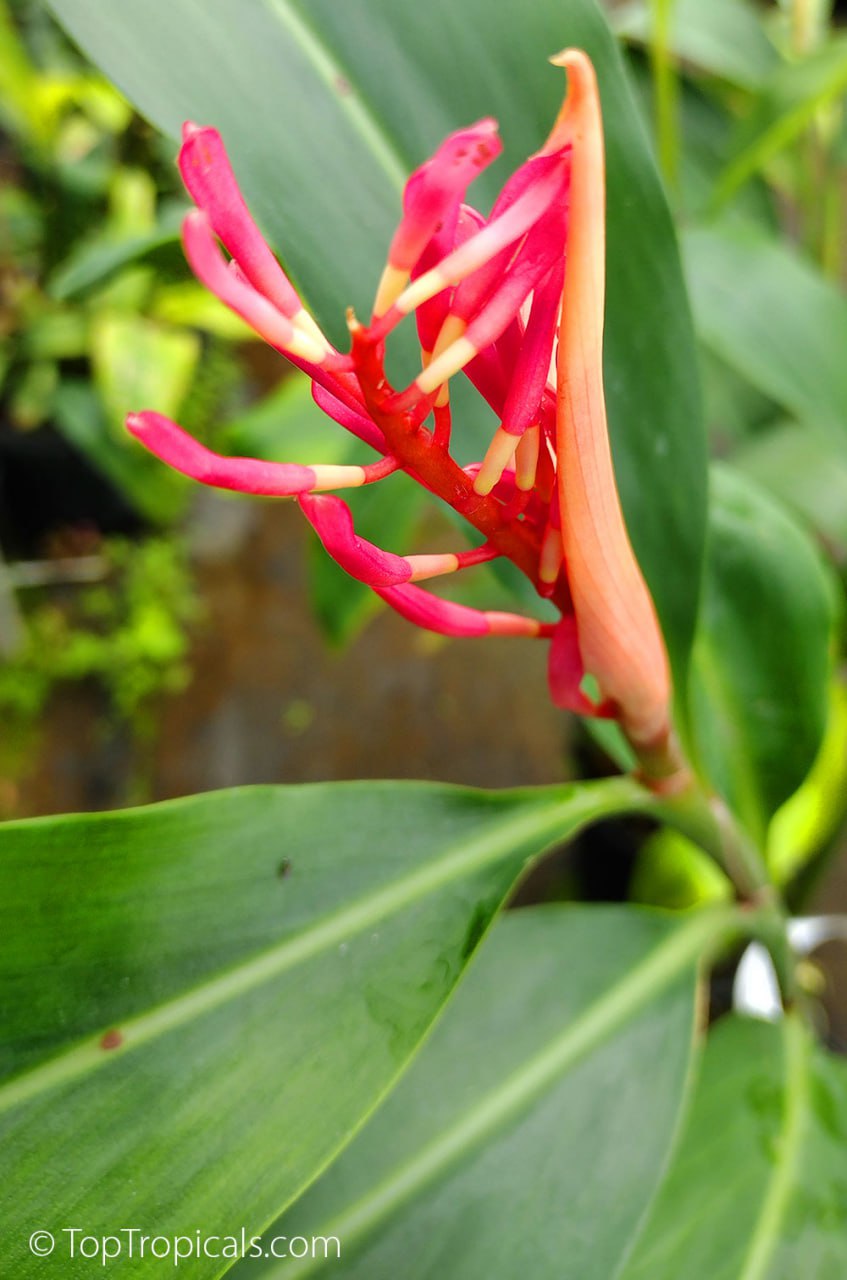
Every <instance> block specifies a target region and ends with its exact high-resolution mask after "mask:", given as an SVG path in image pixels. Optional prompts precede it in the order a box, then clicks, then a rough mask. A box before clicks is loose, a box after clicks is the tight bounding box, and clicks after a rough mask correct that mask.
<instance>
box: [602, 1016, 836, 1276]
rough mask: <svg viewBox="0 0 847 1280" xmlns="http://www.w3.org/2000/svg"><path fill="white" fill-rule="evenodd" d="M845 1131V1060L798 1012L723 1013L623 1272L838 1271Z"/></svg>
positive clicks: (794, 1273) (747, 1273)
mask: <svg viewBox="0 0 847 1280" xmlns="http://www.w3.org/2000/svg"><path fill="white" fill-rule="evenodd" d="M845 1141H847V1068H845V1065H844V1062H843V1061H839V1060H837V1059H835V1058H833V1057H830V1056H829V1055H828V1054H826V1053H824V1052H823V1050H821V1049H820V1048H818V1047H817V1046H816V1045H815V1044H814V1042H813V1041H812V1038H811V1036H810V1035H809V1034H808V1032H807V1031H806V1030H805V1028H804V1027H803V1026H801V1025H800V1024H799V1022H798V1021H797V1020H795V1018H794V1017H791V1018H787V1019H785V1020H784V1021H783V1022H781V1023H779V1024H777V1025H775V1026H774V1025H771V1024H769V1023H765V1022H752V1021H743V1020H741V1019H739V1018H728V1019H725V1020H724V1021H723V1022H721V1023H720V1024H719V1025H718V1026H717V1028H716V1029H715V1031H714V1032H713V1033H712V1035H711V1036H710V1038H709V1042H708V1045H707V1048H706V1054H705V1059H704V1062H703V1067H702V1075H701V1078H700V1080H699V1082H698V1085H697V1090H696V1093H695V1097H694V1102H693V1106H692V1108H691V1115H690V1117H689V1119H688V1122H687V1126H686V1129H685V1132H684V1134H683V1138H682V1142H681V1144H680V1149H679V1151H678V1153H677V1155H676V1158H675V1160H674V1163H673V1165H672V1167H671V1170H670V1174H669V1176H668V1179H667V1182H666V1184H665V1186H664V1187H663V1188H662V1191H661V1193H660V1195H659V1198H658V1200H657V1202H656V1204H655V1206H654V1209H653V1211H652V1213H651V1215H650V1218H649V1220H648V1223H647V1226H646V1229H645V1231H644V1235H643V1237H642V1239H641V1240H640V1241H639V1244H638V1247H637V1248H636V1250H635V1253H634V1255H633V1257H632V1259H631V1261H630V1264H629V1266H627V1267H626V1268H625V1269H624V1271H623V1273H622V1275H621V1276H620V1280H679V1278H680V1277H681V1276H684V1277H685V1280H798V1278H799V1277H801V1276H802V1277H803V1278H804V1280H841V1277H842V1276H844V1275H847V1197H845V1180H844V1179H845V1156H844V1150H845V1146H844V1144H845Z"/></svg>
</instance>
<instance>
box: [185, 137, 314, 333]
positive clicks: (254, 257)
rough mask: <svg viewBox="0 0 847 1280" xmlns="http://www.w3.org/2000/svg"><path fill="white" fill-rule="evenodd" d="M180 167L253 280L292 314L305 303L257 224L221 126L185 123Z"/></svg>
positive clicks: (195, 198)
mask: <svg viewBox="0 0 847 1280" xmlns="http://www.w3.org/2000/svg"><path fill="white" fill-rule="evenodd" d="M182 132H183V143H182V147H181V149H180V153H179V170H180V173H181V174H182V180H183V182H184V183H185V185H186V187H187V189H188V193H189V195H190V196H191V198H192V200H193V201H194V203H195V204H196V205H197V207H198V208H199V209H202V210H203V211H204V212H205V213H206V214H207V215H208V218H209V221H210V223H211V225H212V228H213V229H214V232H215V235H216V236H218V238H219V239H220V240H222V241H223V243H224V245H225V246H226V248H227V249H228V251H229V253H230V254H231V256H232V257H233V258H235V259H237V261H238V263H239V265H240V267H241V269H242V271H243V272H244V274H245V276H246V277H247V279H248V280H249V281H250V283H251V284H252V285H253V286H254V287H255V288H256V289H258V290H259V292H260V293H262V294H264V295H265V297H266V298H268V299H269V300H270V301H271V302H273V303H274V305H275V306H277V307H278V308H279V310H280V311H282V312H283V314H284V315H287V316H289V317H291V316H294V315H296V314H297V312H298V311H301V310H302V308H303V304H302V302H301V301H300V299H299V298H298V296H297V292H296V290H295V289H294V287H293V285H292V284H291V282H290V280H289V279H288V277H287V276H286V274H285V272H284V271H283V269H282V267H281V266H280V265H279V263H278V262H277V260H276V258H275V257H274V255H273V254H272V253H271V250H270V248H269V247H268V245H267V244H266V242H265V239H264V237H263V235H262V233H261V231H260V230H259V228H258V227H257V226H256V224H255V222H254V221H253V218H252V216H251V214H250V211H249V209H248V208H247V205H246V204H245V203H244V197H243V196H242V194H241V191H240V190H239V187H238V183H237V181H236V178H235V174H234V173H233V171H232V165H231V164H230V162H229V157H228V155H227V153H226V148H225V147H224V144H223V139H222V138H221V136H220V134H219V133H218V131H217V129H211V128H199V127H198V126H197V125H194V124H191V123H187V124H185V125H183V131H182Z"/></svg>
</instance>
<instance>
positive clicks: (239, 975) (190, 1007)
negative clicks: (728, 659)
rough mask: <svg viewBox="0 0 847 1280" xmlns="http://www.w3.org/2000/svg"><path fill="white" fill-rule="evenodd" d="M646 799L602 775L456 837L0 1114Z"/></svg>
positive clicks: (21, 1091) (28, 1076)
mask: <svg viewBox="0 0 847 1280" xmlns="http://www.w3.org/2000/svg"><path fill="white" fill-rule="evenodd" d="M647 802H648V797H647V793H646V792H644V791H643V789H642V788H641V787H639V786H638V785H637V784H636V783H634V782H632V781H631V780H629V779H623V778H613V779H604V780H603V781H602V782H601V783H598V784H595V785H594V786H591V788H590V789H588V788H586V787H583V788H581V789H580V790H579V791H573V790H567V789H563V790H561V791H557V793H556V795H555V797H554V798H550V799H548V800H547V801H546V802H545V803H544V804H537V805H534V806H533V807H532V808H531V809H530V811H529V812H526V811H522V812H519V813H516V814H513V815H511V816H510V817H507V818H504V819H503V820H502V821H501V822H500V824H499V825H498V827H497V829H496V830H495V831H493V832H492V831H491V830H490V829H488V830H485V831H483V832H482V833H480V834H478V835H475V836H473V837H471V838H470V839H464V840H460V841H458V842H456V843H455V844H453V845H451V846H449V847H448V849H447V851H446V852H445V853H443V854H442V855H441V856H440V857H439V858H437V859H435V860H433V861H432V862H429V863H427V864H426V865H425V866H423V867H419V868H418V869H416V870H415V871H414V872H412V873H411V874H409V875H407V876H405V877H403V878H401V879H399V880H396V881H394V882H393V883H392V884H389V885H387V886H385V887H384V888H383V889H380V890H379V891H378V892H376V893H369V894H368V895H367V896H365V897H363V898H359V899H357V900H356V901H354V902H352V903H351V904H349V905H348V906H346V907H344V908H342V909H341V910H337V911H335V912H334V913H333V914H332V915H329V916H326V917H324V918H323V919H322V920H321V921H320V922H319V923H318V924H316V925H314V926H312V927H310V928H307V929H306V930H304V931H303V932H301V933H298V934H296V935H295V936H294V937H289V938H285V939H283V940H282V941H281V942H279V943H278V944H277V945H275V946H273V947H271V948H269V949H267V950H265V951H262V952H260V953H259V954H258V955H255V956H252V957H251V958H250V959H248V960H246V961H244V962H242V963H241V964H239V965H236V966H234V967H233V968H231V969H228V970H225V971H224V972H221V973H218V974H216V975H215V976H214V977H213V978H211V979H210V980H208V981H206V982H204V983H201V984H200V985H198V986H197V987H194V988H192V989H191V990H190V991H187V992H184V993H182V994H181V995H178V996H175V997H173V998H172V999H170V1000H166V1001H164V1002H163V1003H162V1004H160V1005H157V1006H154V1007H153V1008H152V1009H149V1010H146V1011H145V1012H143V1013H140V1014H136V1015H134V1016H133V1017H131V1018H128V1019H127V1020H126V1021H123V1022H119V1023H118V1024H117V1026H118V1028H119V1030H120V1035H121V1044H120V1046H119V1047H118V1048H114V1049H110V1050H108V1051H105V1050H104V1049H103V1047H102V1045H101V1035H102V1032H98V1033H97V1034H96V1035H94V1036H87V1037H86V1038H85V1039H84V1040H82V1041H79V1042H77V1043H76V1044H74V1045H72V1046H71V1047H70V1048H68V1049H66V1050H65V1051H64V1052H62V1053H60V1054H58V1055H57V1056H56V1057H54V1058H51V1059H49V1060H48V1061H47V1062H44V1063H42V1064H40V1065H39V1066H36V1067H34V1068H32V1069H31V1070H30V1071H28V1072H24V1073H22V1074H21V1075H19V1076H16V1077H14V1078H13V1079H12V1080H10V1081H8V1082H7V1083H6V1084H5V1085H3V1086H0V1114H2V1113H3V1112H5V1111H8V1110H9V1109H10V1108H12V1107H14V1106H18V1105H21V1104H23V1103H25V1102H28V1101H30V1100H31V1099H32V1098H34V1097H37V1096H38V1095H40V1094H42V1093H44V1092H46V1091H47V1090H49V1089H53V1088H57V1087H58V1086H60V1085H63V1084H67V1083H70V1082H71V1081H72V1080H74V1079H76V1078H78V1077H79V1076H83V1075H87V1074H89V1073H90V1072H92V1071H96V1070H98V1069H101V1068H103V1067H105V1066H107V1065H108V1064H110V1063H111V1062H114V1061H116V1060H118V1059H120V1058H123V1057H124V1056H125V1054H126V1053H128V1052H132V1051H133V1050H135V1049H138V1048H140V1047H142V1046H143V1045H145V1044H147V1043H149V1042H150V1041H151V1040H154V1039H156V1038H157V1037H160V1036H163V1035H165V1034H166V1033H168V1032H170V1031H172V1030H174V1029H176V1028H178V1027H180V1026H184V1025H186V1024H187V1023H190V1022H191V1021H192V1020H193V1019H195V1018H197V1017H200V1016H202V1015H204V1014H206V1013H208V1012H210V1011H212V1010H214V1009H216V1008H220V1007H221V1006H222V1005H224V1004H226V1003H227V1002H229V1001H233V1000H235V999H237V998H239V997H240V996H242V995H244V994H246V993H247V992H248V991H251V990H254V989H256V988H257V987H259V986H261V985H263V984H264V983H266V982H269V981H271V980H272V979H274V978H277V977H279V976H280V975H281V974H282V973H285V972H286V971H287V970H289V969H293V968H295V967H296V966H297V965H300V964H302V963H304V962H305V961H306V960H309V959H311V958H312V957H314V956H316V955H319V954H321V953H322V952H326V951H329V950H331V949H332V948H333V947H336V946H338V945H340V944H341V943H342V942H345V941H348V940H349V939H350V938H351V937H355V936H357V935H359V934H362V933H365V932H367V931H368V930H371V929H373V928H374V926H376V925H378V924H379V923H381V922H382V921H384V920H385V919H387V918H388V917H390V916H391V915H394V914H397V913H398V912H400V911H401V910H403V908H405V907H407V906H409V905H410V904H411V903H412V902H414V901H415V900H416V899H420V898H425V897H426V896H427V895H428V894H432V893H434V892H436V891H437V890H438V889H441V888H443V887H444V886H445V885H447V884H449V883H450V882H451V881H452V880H456V879H458V878H460V877H461V876H463V875H467V874H471V873H472V872H474V871H477V870H479V869H481V868H482V867H484V866H485V865H486V864H488V863H492V862H497V861H499V860H501V859H505V858H506V857H508V855H509V853H510V851H512V850H514V849H515V848H516V847H521V846H523V845H524V844H525V842H526V841H527V840H537V841H538V848H537V851H536V852H538V853H540V852H541V851H542V850H543V849H544V848H545V847H546V846H547V844H549V843H550V842H551V841H552V840H555V839H557V838H559V839H561V838H564V837H565V836H570V835H572V834H573V833H574V832H575V831H576V830H577V829H578V828H579V827H581V826H584V825H585V824H586V823H588V822H591V821H592V820H594V819H596V818H598V817H601V816H603V815H604V814H606V813H609V812H612V811H614V812H620V811H621V810H624V809H629V810H632V809H637V808H643V807H644V805H645V803H647ZM524 860H526V859H524ZM113 1025H114V1024H113Z"/></svg>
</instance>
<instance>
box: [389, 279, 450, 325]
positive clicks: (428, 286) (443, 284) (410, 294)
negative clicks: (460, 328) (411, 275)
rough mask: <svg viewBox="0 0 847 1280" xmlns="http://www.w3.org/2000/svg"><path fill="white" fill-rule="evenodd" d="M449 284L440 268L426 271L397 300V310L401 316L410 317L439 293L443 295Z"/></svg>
mask: <svg viewBox="0 0 847 1280" xmlns="http://www.w3.org/2000/svg"><path fill="white" fill-rule="evenodd" d="M448 283H449V281H447V280H446V279H445V278H444V276H443V275H442V273H441V272H440V271H439V270H438V267H433V268H432V270H431V271H425V272H424V273H423V275H422V276H418V278H417V280H415V281H414V282H413V283H412V284H410V285H409V287H408V289H406V290H405V292H404V293H402V294H401V295H400V297H398V298H397V299H396V302H397V310H398V311H399V312H400V314H401V315H404V316H407V315H409V314H410V312H412V311H416V310H417V308H418V307H419V306H421V304H422V303H424V302H429V300H430V298H434V297H435V295H436V294H437V293H441V291H442V289H446V288H447V285H448Z"/></svg>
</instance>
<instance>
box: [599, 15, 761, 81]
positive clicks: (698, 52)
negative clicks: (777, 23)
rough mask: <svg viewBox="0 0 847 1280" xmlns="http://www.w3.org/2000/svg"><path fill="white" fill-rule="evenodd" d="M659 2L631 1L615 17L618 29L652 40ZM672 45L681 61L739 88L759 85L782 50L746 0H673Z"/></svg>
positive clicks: (629, 35) (628, 36)
mask: <svg viewBox="0 0 847 1280" xmlns="http://www.w3.org/2000/svg"><path fill="white" fill-rule="evenodd" d="M653 17H654V6H653V4H652V3H649V2H647V3H645V0H629V2H628V3H625V4H622V5H620V6H619V7H617V8H616V9H615V10H614V12H613V16H612V25H613V27H614V30H615V33H616V34H617V35H619V36H621V37H622V38H623V39H624V40H630V41H632V42H633V43H635V44H649V43H650V39H651V36H652V30H653ZM671 48H672V50H673V52H674V53H675V54H676V56H677V58H679V59H680V61H682V62H687V63H690V64H691V65H692V66H693V67H695V68H696V69H697V70H698V71H705V72H707V73H708V74H709V75H713V76H717V77H718V78H719V79H721V80H726V81H728V82H729V83H730V84H735V85H738V86H739V87H740V88H744V89H753V88H755V87H756V86H757V85H758V84H759V83H760V82H761V81H762V80H763V79H764V78H765V76H767V75H768V73H769V72H770V71H771V69H772V68H773V66H774V64H775V62H776V61H777V52H776V50H775V48H774V46H773V45H772V44H771V42H770V41H769V40H768V38H767V35H766V34H765V28H764V24H763V23H762V18H761V14H760V13H759V11H758V9H757V8H756V7H755V5H753V4H749V3H747V0H709V2H708V4H703V2H702V0H674V5H673V14H672V17H671Z"/></svg>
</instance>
